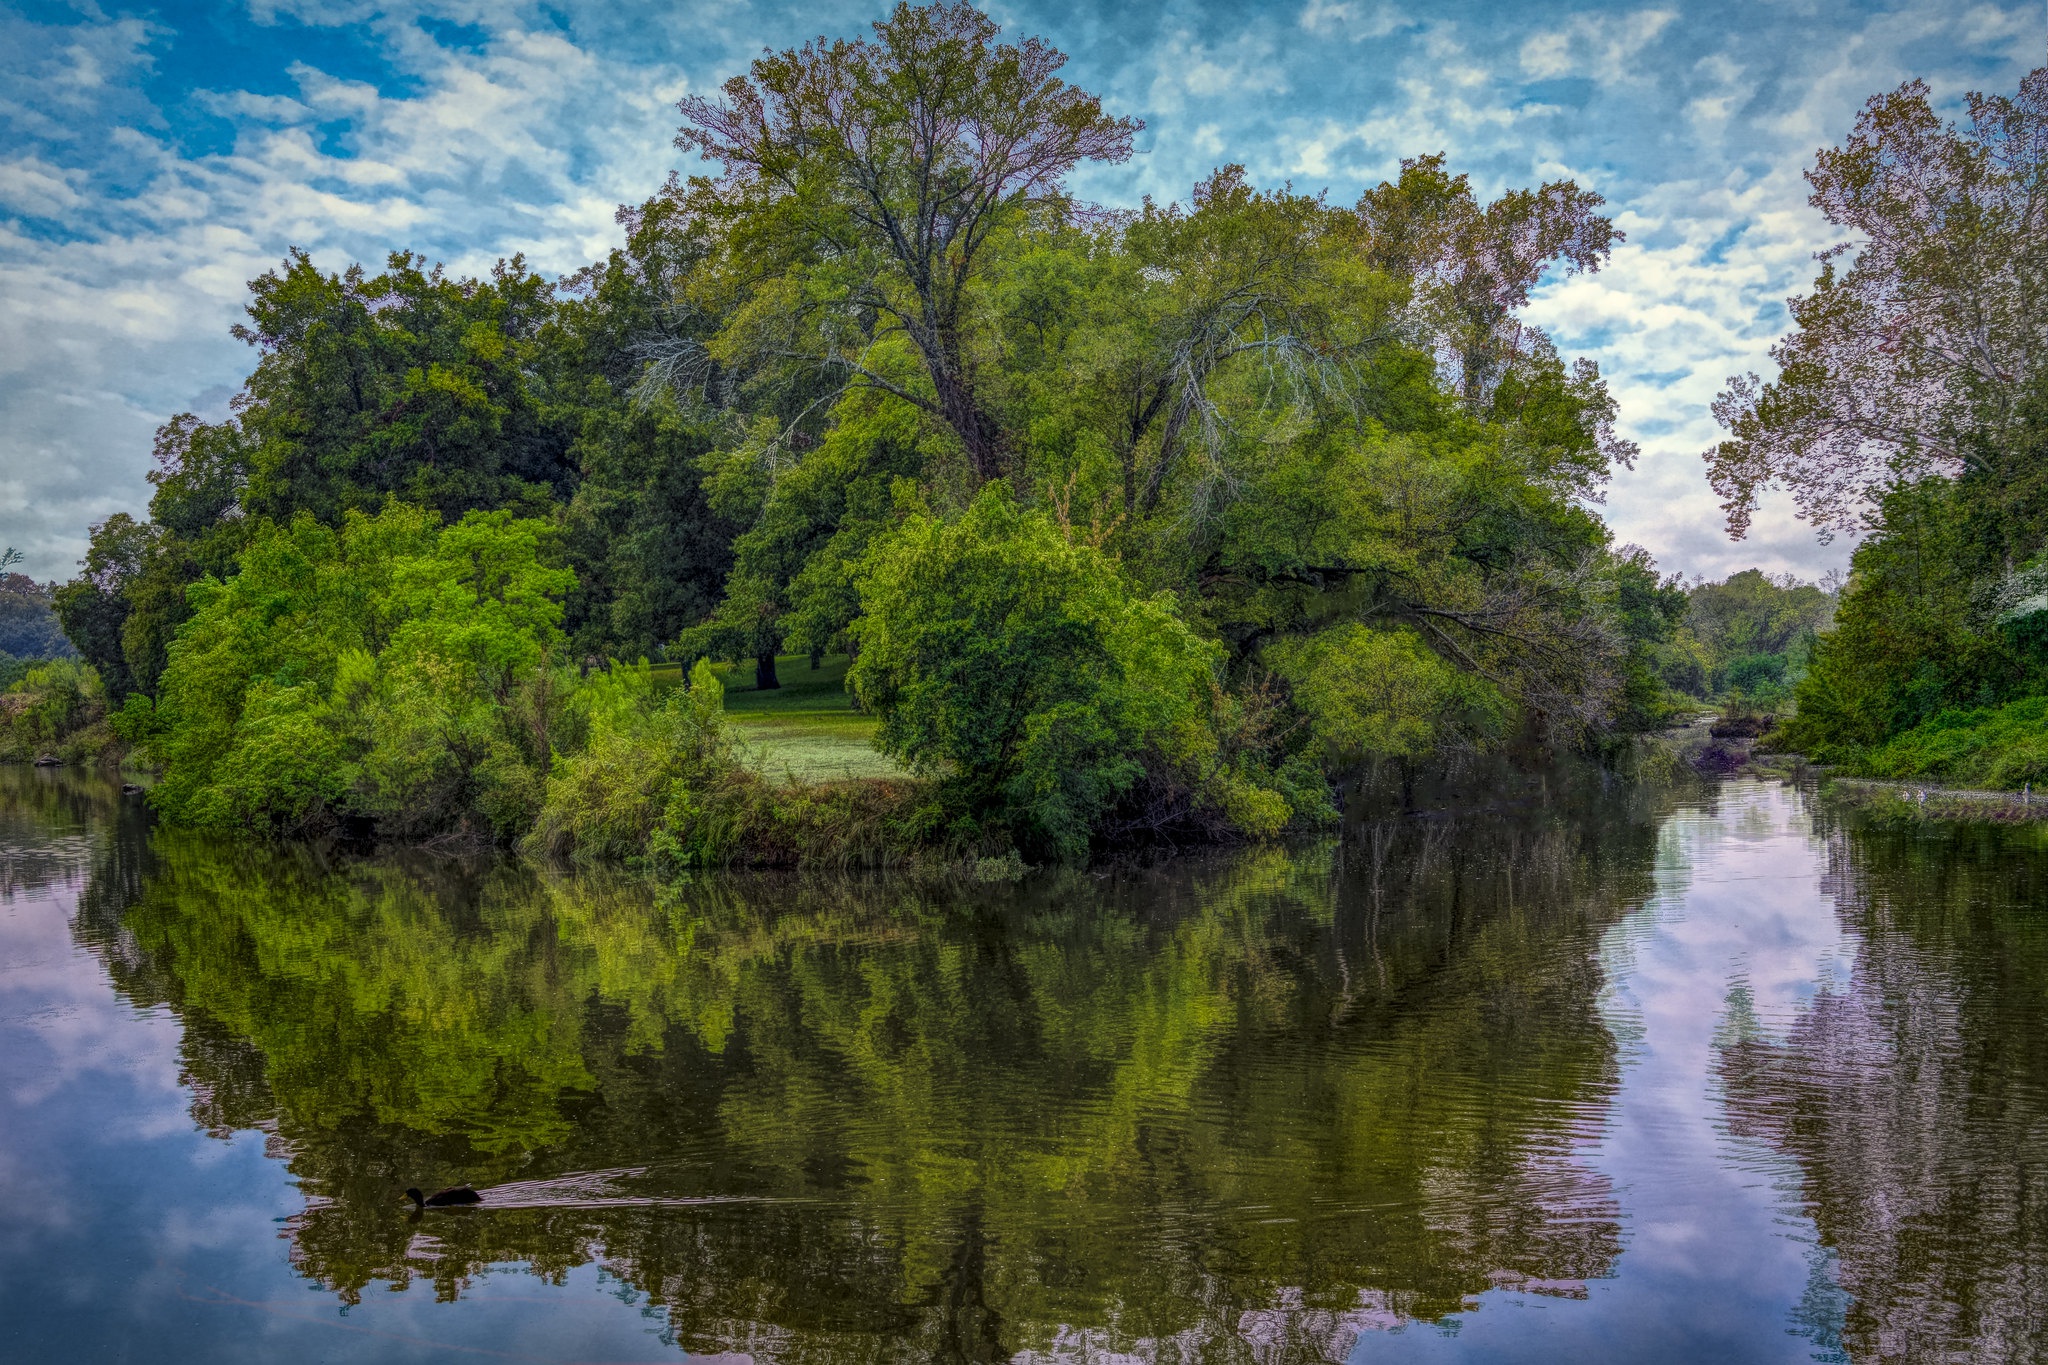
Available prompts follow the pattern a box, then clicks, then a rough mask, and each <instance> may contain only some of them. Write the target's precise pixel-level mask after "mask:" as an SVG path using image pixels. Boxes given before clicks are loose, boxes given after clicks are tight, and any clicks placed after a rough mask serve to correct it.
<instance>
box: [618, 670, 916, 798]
mask: <svg viewBox="0 0 2048 1365" xmlns="http://www.w3.org/2000/svg"><path fill="white" fill-rule="evenodd" d="M846 665H847V659H846V656H845V655H828V656H827V657H826V658H825V659H824V660H823V661H822V662H821V663H820V664H819V665H818V667H817V668H815V669H813V668H812V667H811V661H810V656H808V655H804V654H784V655H781V656H779V657H778V658H777V659H776V661H775V673H776V676H777V677H778V678H780V679H781V680H782V686H781V687H779V688H777V689H775V690H774V691H771V692H757V691H755V690H754V665H753V664H752V663H751V662H747V663H740V664H718V665H715V666H714V671H715V672H716V673H717V674H718V680H719V681H720V682H722V683H724V684H725V715H726V719H727V720H729V721H730V722H732V726H733V729H734V730H736V731H737V732H738V733H739V736H740V739H741V740H742V741H743V742H744V743H745V745H746V763H747V766H748V767H749V768H751V769H753V770H754V771H755V772H757V773H760V774H761V775H762V776H764V777H784V776H787V777H794V778H796V779H798V780H799V781H804V782H840V781H847V780H850V779H854V778H866V777H902V776H904V775H905V774H904V771H903V769H902V768H901V767H899V766H897V764H896V762H895V760H894V759H891V758H890V757H889V756H888V755H887V754H884V753H881V752H879V751H877V750H876V748H875V747H874V738H875V731H876V730H878V729H880V728H881V722H880V721H878V720H876V719H875V718H874V717H873V716H864V715H862V714H860V712H858V711H856V710H854V709H853V699H852V698H851V697H850V696H848V695H847V692H846ZM654 678H655V682H656V684H657V685H666V686H674V685H675V684H677V683H679V682H681V681H682V669H681V668H680V667H678V666H677V665H675V664H657V665H656V666H655V668H654Z"/></svg>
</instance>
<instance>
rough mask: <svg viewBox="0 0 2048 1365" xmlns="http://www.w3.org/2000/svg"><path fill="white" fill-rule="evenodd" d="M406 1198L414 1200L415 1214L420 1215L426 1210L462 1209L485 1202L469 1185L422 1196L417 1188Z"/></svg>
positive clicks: (407, 1193)
mask: <svg viewBox="0 0 2048 1365" xmlns="http://www.w3.org/2000/svg"><path fill="white" fill-rule="evenodd" d="M405 1197H406V1198H407V1199H410V1200H412V1203H413V1212H414V1213H419V1212H422V1211H424V1210H426V1209H453V1208H461V1207H463V1206H465V1205H469V1204H481V1203H483V1202H484V1197H483V1196H482V1195H480V1194H478V1193H477V1192H476V1191H475V1190H473V1189H471V1188H470V1187H469V1186H467V1185H451V1186H449V1187H448V1188H447V1189H445V1190H436V1191H435V1192H434V1193H432V1194H421V1193H420V1192H419V1190H418V1189H417V1188H414V1189H410V1190H407V1191H406V1192H405Z"/></svg>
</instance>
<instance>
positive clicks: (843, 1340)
mask: <svg viewBox="0 0 2048 1365" xmlns="http://www.w3.org/2000/svg"><path fill="white" fill-rule="evenodd" d="M1552 798H1553V799H1552V800H1551V801H1550V802H1548V803H1547V804H1545V805H1543V806H1541V807H1538V808H1531V809H1528V810H1523V811H1520V812H1512V811H1510V812H1505V813H1495V814H1491V815H1487V816H1483V817H1473V818H1468V819H1461V820H1433V821H1420V820H1418V821H1406V822H1397V823H1389V824H1384V825H1376V826H1375V825H1366V826H1360V827H1355V828H1353V829H1352V830H1350V831H1348V832H1347V836H1346V838H1345V840H1344V841H1343V843H1342V844H1341V845H1339V844H1330V845H1326V846H1320V847H1316V848H1310V849H1297V850H1292V851H1286V852H1282V851H1275V850H1264V851H1253V852H1247V853H1242V854H1237V855H1232V856H1218V857H1214V858H1201V859H1182V860H1178V861H1175V862H1172V863H1170V864H1167V865H1164V866H1160V867H1156V868H1152V869H1140V870H1126V871H1119V872H1115V873H1111V874H1102V875H1089V874H1080V873H1070V874H1060V875H1041V876H1036V877H1033V878H1032V879H1029V880H1027V881H1026V882H1025V883H1023V884H1021V885H1019V886H1015V887H998V888H982V889H971V890H970V889H963V888H962V887H959V886H957V885H950V884H940V883H929V884H927V883H918V882H914V881H907V880H904V879H901V878H891V879H874V880H865V881H848V880H844V879H827V878H802V877H774V878H768V877H748V878H722V877H721V878H706V879H702V880H700V881H697V882H694V883H689V884H685V885H681V886H675V887H668V888H657V887H654V886H651V885H649V884H648V883H645V882H642V881H638V880H635V879H630V878H623V877H620V878H587V877H583V878H573V879H572V878H566V877H558V876H551V875H546V874H543V873H540V872H536V871H535V870H534V869H532V868H530V867H525V866H522V865H519V864H514V863H507V862H490V863H476V864H464V863H450V862H446V861H437V860H432V859H377V860H362V859H347V858H341V857H337V856H332V855H327V854H322V853H321V852H319V851H317V850H309V849H279V848H253V847H243V848H235V847H227V846H222V845H217V844H210V843H206V842H202V841H195V840H192V839H189V838H187V837H184V836H181V835H178V834H176V833H173V832H167V831H161V830H157V831H151V830H149V829H147V828H146V826H145V824H144V823H143V821H142V819H141V814H140V811H139V809H138V808H137V807H136V806H135V805H134V804H133V803H132V802H126V803H124V802H123V801H122V800H121V798H120V797H119V796H118V793H117V792H116V791H115V790H114V789H113V788H112V787H111V786H110V785H101V784H95V783H93V782H91V781H86V782H81V781H79V780H78V779H77V778H76V777H75V776H63V777H60V778H58V779H54V780H53V779H52V778H51V777H50V776H49V775H47V774H31V773H26V772H22V771H20V770H14V771H7V770H0V966H4V967H5V969H6V970H4V971H0V1126H4V1127H5V1128H6V1130H7V1131H8V1133H9V1141H8V1142H7V1143H6V1144H5V1152H4V1154H0V1354H9V1353H14V1352H19V1353H20V1354H21V1355H22V1358H48V1357H53V1356H61V1355H64V1354H66V1353H69V1354H71V1355H73V1356H75V1357H79V1358H86V1357H99V1356H109V1357H111V1356H115V1355H118V1354H121V1353H122V1352H124V1351H125V1352H128V1353H130V1354H134V1355H136V1356H137V1357H138V1358H141V1357H145V1356H146V1357H150V1358H179V1357H186V1358H215V1359H232V1358H247V1359H252V1360H254V1359H272V1358H275V1357H276V1356H277V1355H279V1354H282V1353H284V1352H286V1351H288V1350H289V1351H296V1350H300V1349H315V1350H317V1351H318V1352H319V1353H320V1354H321V1356H322V1358H328V1357H335V1358H343V1357H346V1358H359V1359H378V1360H381V1359H389V1358H401V1357H405V1358H418V1359H438V1358H441V1356H442V1355H444V1354H446V1353H448V1352H451V1351H452V1352H456V1353H466V1354H479V1353H480V1354H484V1355H488V1356H504V1357H507V1358H516V1359H588V1358H605V1359H651V1358H667V1359H674V1358H676V1356H677V1355H678V1354H679V1353H680V1352H684V1351H687V1352H689V1353H692V1354H696V1355H711V1356H716V1355H718V1354H720V1353H724V1354H726V1355H728V1356H730V1357H732V1358H740V1357H751V1358H753V1359H755V1360H770V1359H773V1360H802V1361H813V1360H816V1361H837V1360H862V1361H866V1360H894V1359H901V1360H928V1359H954V1360H995V1359H1013V1360H1031V1361H1051V1360H1066V1359H1074V1360H1079V1359H1104V1358H1120V1359H1130V1358H1135V1359H1143V1360H1148V1361H1180V1360H1197V1359H1199V1360H1248V1361H1258V1362H1292V1361H1335V1360H1344V1359H1347V1358H1350V1359H1362V1358H1368V1357H1370V1358H1379V1357H1381V1356H1387V1355H1400V1356H1402V1357H1404V1358H1408V1359H1433V1358H1446V1359H1452V1358H1456V1359H1487V1360H1493V1359H1516V1358H1523V1359H1557V1358H1563V1357H1567V1356H1569V1357H1572V1358H1583V1359H1594V1358H1604V1359H1618V1360H1631V1359H1650V1358H1668V1359H1729V1360H1757V1359H1788V1360H1805V1359H1813V1358H1819V1359H1843V1358H1847V1359H1854V1360H1872V1361H1875V1360H1920V1359H1934V1358H1957V1357H1963V1356H1967V1357H1970V1358H1975V1359H2032V1358H2035V1356H2036V1354H2037V1353H2038V1351H2039V1348H2038V1347H2037V1346H2036V1345H2035V1344H2034V1343H2035V1341H2036V1340H2037V1339H2038V1338H2040V1337H2041V1336H2042V1335H2043V1333H2042V1328H2041V1315H2042V1305H2041V1295H2042V1289H2041V1284H2040V1275H2041V1272H2040V1271H2039V1270H2038V1269H2037V1267H2039V1266H2040V1265H2041V1264H2042V1260H2043V1253H2044V1250H2048V1249H2044V1247H2043V1246H2042V1240H2043V1234H2044V1228H2043V1222H2042V1206H2041V1201H2040V1197H2039V1195H2038V1193H2037V1192H2036V1186H2035V1185H2034V1184H2031V1183H2030V1179H2031V1178H2032V1173H2033V1172H2035V1171H2037V1170H2038V1169H2040V1168H2039V1165H2038V1161H2039V1158H2040V1156H2041V1155H2043V1153H2042V1151H2041V1148H2042V1146H2043V1144H2044V1143H2048V1121H2044V1119H2048V1114H2044V1109H2043V1093H2042V1081H2043V1079H2044V1077H2043V1071H2044V1069H2048V1062H2044V1061H2043V1060H2042V1059H2043V1058H2044V1057H2048V1050H2044V1048H2043V1047H2041V1046H2040V1045H2039V1044H2041V1043H2042V1042H2048V1039H2043V1038H2041V1037H2039V1036H2038V1035H2039V1034H2040V1033H2041V1031H2042V1030H2043V1028H2044V1027H2048V1025H2044V1022H2043V1021H2044V1018H2048V1015H2044V1012H2043V1009H2042V1006H2043V1005H2044V1003H2048V1000H2044V993H2048V937H2044V935H2043V933H2042V931H2041V929H2040V926H2039V923H2038V919H2039V906H2040V905H2041V904H2042V903H2043V898H2042V894H2041V893H2042V891H2043V889H2044V887H2043V885H2042V881H2041V878H2042V876H2043V871H2044V866H2048V863H2044V855H2043V853H2042V851H2041V850H2040V849H2038V848H2036V847H2033V846H2032V845H2030V844H2028V843H2027V842H2026V840H2025V838H2024V837H2023V836H2015V835H2011V834H2006V835H1999V834H1996V833H1983V832H1979V833H1972V834H1953V835H1945V836H1941V837H1939V838H1933V839H1929V838H1917V839H1915V838H1907V837H1904V836H1898V835H1889V834H1885V833H1883V832H1882V831H1863V830H1854V829H1846V828H1836V827H1831V826H1827V825H1825V824H1822V825H1821V826H1820V827H1818V828H1816V827H1815V825H1814V822H1813V820H1814V818H1813V817H1812V816H1811V815H1810V813H1809V812H1808V809H1807V807H1806V805H1805V803H1804V802H1803V800H1802V799H1801V798H1800V797H1799V796H1798V794H1797V793H1795V792H1791V791H1788V790H1784V789H1779V788H1772V787H1759V786H1755V785H1753V784H1752V785H1731V786H1728V787H1724V788H1722V789H1721V790H1720V791H1719V792H1718V793H1717V794H1710V795H1708V796H1706V797H1704V798H1701V799H1696V800H1694V801H1692V802H1691V803H1690V804H1688V805H1686V806H1684V807H1683V808H1679V809H1675V810H1674V809H1657V808H1654V807H1645V806H1641V805H1631V804H1630V803H1628V802H1622V801H1616V800H1612V799H1608V798H1606V797H1603V796H1602V794H1601V793H1600V792H1598V790H1597V789H1595V790H1591V791H1584V792H1578V791H1565V792H1563V793H1558V792H1553V793H1552ZM109 983H111V985H112V991H111V992H110V991H109V989H108V986H109ZM461 1181H472V1182H475V1183H476V1184H477V1185H478V1186H479V1187H480V1188H483V1189H485V1191H486V1204H485V1206H484V1207H483V1208H480V1209H476V1210H454V1211H445V1212H444V1211H430V1212H429V1213H428V1214H427V1215H426V1216H425V1217H424V1218H416V1217H414V1216H413V1215H412V1214H411V1211H410V1206H409V1205H408V1204H406V1203H405V1202H404V1201H403V1200H402V1199H401V1198H400V1193H399V1192H400V1191H402V1190H403V1189H404V1188H405V1187H406V1186H408V1185H420V1186H423V1187H426V1188H430V1189H431V1188H434V1187H436V1186H438V1185H444V1184H452V1183H457V1182H461ZM308 1291H311V1292H310V1294H309V1292H308Z"/></svg>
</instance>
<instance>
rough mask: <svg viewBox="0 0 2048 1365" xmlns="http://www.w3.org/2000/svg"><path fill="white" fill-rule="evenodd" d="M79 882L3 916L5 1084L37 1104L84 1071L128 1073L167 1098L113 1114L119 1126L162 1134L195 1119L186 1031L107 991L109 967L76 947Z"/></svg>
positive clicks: (17, 1098)
mask: <svg viewBox="0 0 2048 1365" xmlns="http://www.w3.org/2000/svg"><path fill="white" fill-rule="evenodd" d="M78 891H79V885H78V883H77V882H75V881H74V882H71V883H69V884H68V885H63V886H57V887H51V888H49V889H48V890H47V891H46V892H42V893H38V894H36V895H33V896H30V897H26V898H24V899H23V900H22V901H20V902H17V903H16V904H15V905H13V906H11V907H10V908H9V912H8V913H6V914H0V962H5V963H6V964H7V967H8V970H6V971H4V972H0V1037H5V1038H6V1039H7V1042H6V1045H5V1048H4V1054H5V1056H4V1060H0V1084H4V1085H5V1087H6V1088H7V1092H8V1095H9V1098H10V1099H11V1100H12V1101H13V1103H15V1104H16V1105H19V1106H33V1105H36V1104H38V1103H40V1102H42V1101H43V1100H45V1099H47V1098H49V1097H50V1096H52V1095H54V1094H56V1093H57V1092H58V1091H59V1090H61V1089H63V1088H65V1087H66V1086H69V1085H71V1084H73V1083H75V1082H77V1081H78V1080H79V1079H80V1078H82V1077H85V1076H88V1075H93V1074H98V1075H101V1076H102V1077H104V1076H109V1075H111V1076H118V1077H120V1078H121V1079H123V1080H125V1081H127V1082H128V1083H129V1084H130V1085H133V1086H134V1087H135V1089H136V1090H137V1091H138V1092H140V1093H142V1094H145V1095H148V1096H150V1097H152V1099H161V1100H162V1101H163V1102H164V1103H163V1104H162V1105H156V1104H151V1105H149V1106H148V1107H147V1108H146V1109H139V1110H132V1111H127V1112H120V1113H110V1114H109V1115H108V1116H107V1117H108V1121H109V1122H110V1123H112V1124H114V1125H116V1126H117V1127H116V1131H118V1132H121V1133H128V1134H132V1135H134V1136H137V1137H153V1136H158V1135H161V1134H163V1133H165V1132H175V1131H180V1130H182V1129H184V1128H188V1127H190V1126H191V1120H190V1119H189V1118H188V1117H187V1116H186V1112H185V1106H186V1098H185V1095H184V1092H183V1091H182V1090H181V1089H180V1088H179V1084H178V1039H179V1034H180V1028H179V1025H178V1022H177V1020H176V1019H175V1018H173V1017H171V1016H170V1015H169V1014H168V1013H158V1012H155V1011H147V1010H144V1011H138V1010H136V1009H135V1008H134V1007H133V1006H132V1005H130V1004H128V1003H127V1002H126V1001H124V1000H122V999H121V998H120V997H118V996H116V995H114V994H112V993H111V992H109V991H108V990H107V982H106V972H105V970H104V968H103V967H102V966H101V964H100V963H99V962H98V961H96V960H95V959H94V958H93V957H92V955H91V954H90V953H88V952H86V951H84V950H83V949H81V948H79V947H77V946H76V944H75V943H74V941H73V935H72V932H71V920H72V919H73V917H74V916H75V915H76V913H77V903H78Z"/></svg>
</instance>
